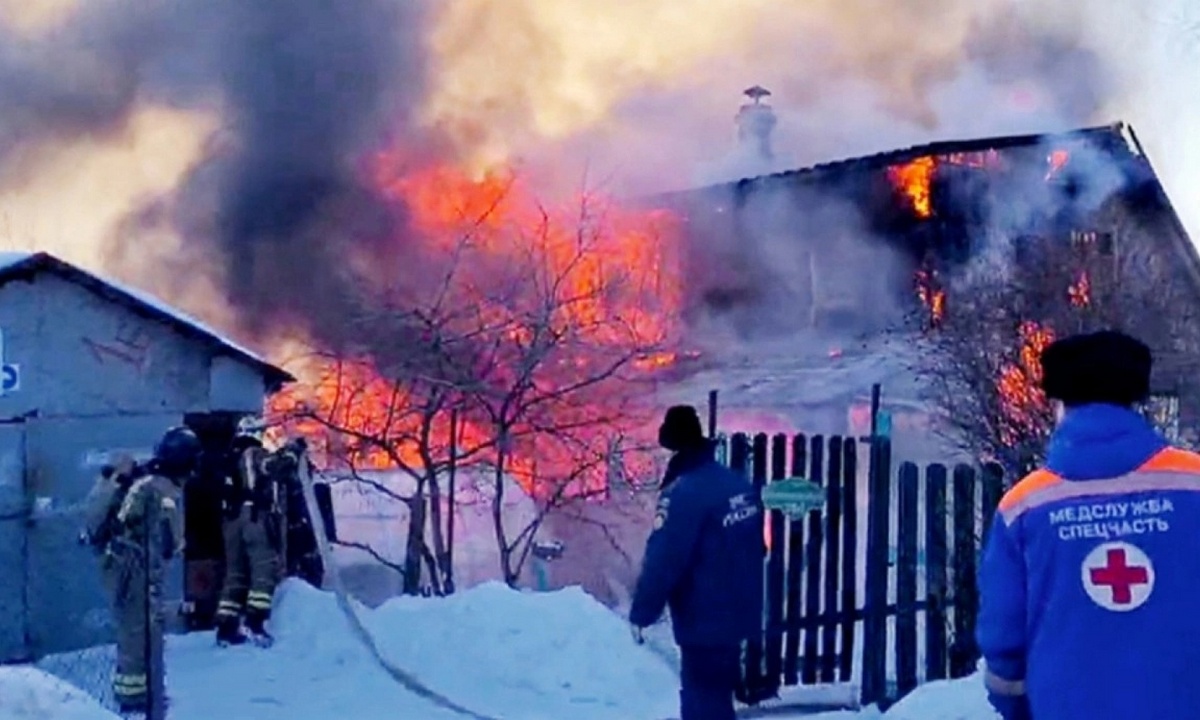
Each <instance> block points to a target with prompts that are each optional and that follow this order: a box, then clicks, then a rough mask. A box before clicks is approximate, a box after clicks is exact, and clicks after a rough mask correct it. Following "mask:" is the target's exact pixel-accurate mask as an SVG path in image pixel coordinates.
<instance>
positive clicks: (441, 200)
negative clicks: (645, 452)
mask: <svg viewBox="0 0 1200 720" xmlns="http://www.w3.org/2000/svg"><path fill="white" fill-rule="evenodd" d="M372 170H373V179H374V181H375V183H376V184H377V185H378V186H379V187H380V188H381V189H382V190H383V191H384V192H385V193H386V195H388V196H389V197H391V198H392V199H394V200H395V201H396V202H397V203H402V204H403V206H404V207H405V209H406V210H407V212H408V216H409V218H410V223H411V225H412V226H413V227H415V228H416V229H417V231H418V232H419V233H420V235H421V242H422V253H421V256H422V260H423V263H424V262H426V261H427V262H428V264H429V267H430V268H436V267H440V265H439V263H442V264H445V265H447V266H450V267H451V268H452V277H451V276H448V277H449V278H450V279H449V280H448V281H447V283H446V286H445V287H444V288H443V289H442V292H443V294H444V295H445V296H446V299H445V300H444V302H443V305H446V306H452V307H453V309H454V312H449V313H447V314H446V318H444V322H442V323H441V324H440V325H439V331H440V332H445V333H448V334H449V336H450V337H466V336H471V337H473V338H475V339H476V340H477V341H481V342H483V344H484V345H485V346H486V347H487V348H488V349H489V353H490V359H491V362H490V364H489V365H488V367H487V368H485V369H483V370H479V371H478V373H479V374H480V377H479V378H477V380H476V381H477V382H479V383H485V382H486V383H491V384H496V385H497V386H498V387H501V388H503V387H508V386H510V385H511V383H514V382H517V378H518V377H524V376H523V375H522V373H525V374H527V375H528V377H527V378H524V381H527V382H528V384H529V385H530V387H531V388H532V389H531V392H536V393H540V394H541V395H543V396H545V397H546V398H548V399H547V400H546V402H544V403H541V404H539V405H538V409H537V413H536V414H537V416H536V417H526V418H522V419H520V420H518V421H517V423H516V425H515V426H514V427H512V428H510V430H509V435H508V436H507V437H505V438H497V437H496V429H495V427H496V426H495V423H494V422H493V420H492V418H491V417H490V415H489V414H488V413H487V412H484V411H483V410H482V409H481V408H480V407H477V406H474V405H471V403H470V402H469V401H468V400H464V398H463V397H461V396H457V395H455V391H454V390H452V389H451V390H447V389H446V387H445V384H444V383H443V384H442V386H440V387H439V386H438V385H437V384H436V383H433V384H430V383H427V382H423V383H417V382H397V381H395V380H392V379H389V378H388V377H386V376H385V373H382V372H380V371H379V368H377V367H376V365H375V364H374V362H373V361H372V359H371V358H370V357H367V356H357V357H346V358H340V359H338V360H337V361H333V360H327V361H323V362H318V363H317V365H316V367H315V368H313V369H312V370H311V371H310V372H309V373H307V374H304V380H305V382H302V383H300V384H298V385H297V386H295V387H293V388H291V389H289V390H286V391H284V392H282V393H280V394H278V395H276V396H275V397H274V398H273V399H272V401H271V403H270V409H269V412H270V414H271V415H272V417H273V419H275V420H276V421H277V422H284V423H287V424H289V425H290V427H289V430H290V431H292V432H299V433H302V434H304V435H306V436H308V437H310V443H311V444H312V445H313V446H314V457H315V458H316V459H318V461H323V462H324V463H325V464H330V463H334V462H348V463H350V464H352V465H354V466H356V467H360V468H363V467H367V468H390V467H396V466H402V467H404V466H407V467H410V468H422V467H426V466H428V463H429V461H430V460H431V459H432V460H433V461H434V462H443V461H444V458H446V457H448V456H449V454H450V452H451V448H450V442H449V438H450V422H451V421H450V417H451V413H450V412H449V407H450V406H457V407H458V408H459V412H458V413H457V417H458V419H459V423H460V424H459V427H458V428H457V443H456V448H457V449H456V451H455V452H456V453H457V454H458V455H462V454H464V453H466V454H468V455H469V456H470V460H471V461H472V462H480V463H488V462H494V461H495V460H496V458H497V457H498V452H499V450H500V448H501V446H503V447H504V449H505V451H506V454H507V457H508V462H507V463H506V469H507V470H508V472H510V473H511V474H512V475H513V476H514V477H515V478H516V479H517V480H518V481H520V482H522V484H523V485H525V486H526V488H527V489H533V488H532V485H533V484H534V482H535V479H536V478H539V477H546V476H549V475H557V476H560V477H561V476H562V475H563V474H564V472H565V471H566V470H567V469H569V468H570V467H573V466H577V465H578V464H579V462H580V461H581V459H580V453H581V452H583V451H584V450H586V451H587V452H588V453H591V454H592V455H595V454H596V453H597V452H599V451H600V449H602V448H603V447H604V446H606V444H607V443H608V442H609V441H610V439H611V437H613V436H614V435H617V434H621V433H625V432H633V430H634V428H635V427H638V426H640V425H641V424H642V420H643V418H641V417H639V416H637V413H631V412H625V411H624V410H622V411H621V412H618V411H617V409H616V403H618V402H621V401H623V400H625V399H628V398H629V396H630V394H631V393H630V391H629V389H628V386H629V382H628V377H627V376H626V375H622V374H621V373H613V374H612V375H611V377H605V376H604V368H606V367H608V366H609V364H611V363H612V362H614V358H618V360H617V361H619V358H620V357H629V358H630V359H629V361H628V365H629V367H630V369H633V370H639V371H644V372H650V371H654V370H657V369H661V368H664V367H668V366H670V365H672V364H674V363H675V362H676V360H677V355H676V354H675V353H673V352H669V351H666V350H663V349H661V348H662V346H663V345H664V344H665V343H667V342H669V341H670V340H671V338H672V337H673V333H674V331H675V326H674V318H675V316H676V313H677V310H678V308H679V303H680V297H681V291H680V286H679V277H678V274H677V273H676V272H675V271H674V265H673V257H672V255H671V251H672V250H673V247H674V246H673V240H674V238H675V237H676V233H677V231H678V227H677V224H676V222H675V218H674V217H673V216H671V215H669V214H667V213H665V212H662V211H641V210H636V211H635V210H629V209H627V208H621V207H618V206H616V205H615V204H613V203H611V202H607V201H605V200H604V199H602V198H594V197H587V198H583V199H582V200H581V202H579V203H575V204H573V205H572V206H571V207H570V208H568V209H565V210H563V211H555V210H553V209H547V208H545V207H544V206H542V205H540V204H539V203H538V202H537V201H536V199H535V198H534V197H533V195H532V194H531V193H530V192H529V190H528V188H526V187H524V186H523V185H522V184H521V183H520V182H519V181H518V180H517V178H515V176H514V175H513V174H512V173H509V172H506V171H498V172H493V173H490V174H487V175H485V176H484V177H482V178H479V179H473V178H470V177H468V176H467V175H465V174H463V173H461V172H459V171H458V170H456V169H455V168H452V167H446V166H436V167H425V168H420V169H418V170H416V171H406V170H405V168H404V167H403V165H402V164H401V163H400V162H399V158H398V156H397V155H395V154H385V155H380V156H379V157H377V158H376V159H375V164H374V165H373V167H372ZM581 207H586V208H587V209H588V212H586V213H582V214H581V212H580V208H581ZM593 209H595V211H593ZM464 248H465V249H464ZM461 257H466V258H467V260H465V261H464V260H461ZM455 258H460V259H459V260H457V261H456V260H455ZM423 268H424V265H423ZM497 278H502V279H501V280H498V279H497ZM504 280H507V283H505V282H504ZM539 323H540V324H539ZM547 333H549V334H550V335H549V336H552V337H556V338H563V340H562V341H561V343H560V344H559V345H556V346H554V347H553V348H552V349H551V350H550V351H549V353H548V354H547V356H545V357H541V358H539V360H538V362H537V363H536V367H534V368H533V369H532V370H531V369H529V368H528V367H527V364H529V363H531V362H532V359H531V358H532V352H531V351H530V349H529V348H530V344H531V343H532V342H534V340H535V338H545V337H548V335H547ZM641 348H645V350H644V351H642V350H641ZM622 353H623V355H622ZM597 377H599V378H600V379H599V380H595V378H597ZM589 379H591V380H594V381H593V382H588V383H587V385H586V387H584V388H582V389H579V390H576V391H570V392H567V391H566V390H563V389H565V388H574V387H576V386H577V385H579V384H580V383H582V382H584V381H585V380H589ZM506 384H507V385H506ZM438 393H441V394H442V395H438ZM443 395H444V397H443ZM443 401H444V402H443ZM614 423H615V424H616V427H614ZM550 426H555V427H569V428H572V430H571V432H570V438H569V441H568V440H567V439H565V438H550V437H548V436H547V434H546V433H545V432H542V430H543V429H544V428H546V427H550ZM331 427H332V430H331ZM589 428H592V429H589ZM322 438H324V441H322V440H321V439H322ZM472 449H474V450H472ZM430 455H432V458H431V457H430Z"/></svg>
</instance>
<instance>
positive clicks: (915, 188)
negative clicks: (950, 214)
mask: <svg viewBox="0 0 1200 720" xmlns="http://www.w3.org/2000/svg"><path fill="white" fill-rule="evenodd" d="M936 168H937V162H936V161H935V160H934V159H933V157H932V156H928V155H927V156H924V157H919V158H916V159H915V160H910V161H909V162H907V163H904V164H903V165H893V166H892V167H889V168H888V169H887V174H888V178H889V179H890V180H891V181H892V184H893V185H894V186H895V187H896V189H897V190H899V191H900V192H902V193H904V195H905V196H906V197H908V199H909V201H910V202H911V203H912V209H913V212H915V213H916V214H917V217H919V218H921V219H922V220H924V219H927V218H930V217H932V216H933V198H932V196H931V190H932V185H933V176H934V172H935V170H936Z"/></svg>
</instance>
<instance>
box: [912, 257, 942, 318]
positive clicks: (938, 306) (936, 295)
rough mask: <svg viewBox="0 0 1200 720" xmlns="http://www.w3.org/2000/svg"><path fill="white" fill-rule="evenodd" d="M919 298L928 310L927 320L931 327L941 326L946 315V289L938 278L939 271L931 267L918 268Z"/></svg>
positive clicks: (916, 277)
mask: <svg viewBox="0 0 1200 720" xmlns="http://www.w3.org/2000/svg"><path fill="white" fill-rule="evenodd" d="M915 280H916V286H917V298H918V299H919V300H920V301H921V305H922V306H923V307H924V308H925V309H926V310H927V311H928V316H927V322H928V325H929V327H930V328H937V327H939V326H941V324H942V321H943V320H944V319H945V316H946V291H945V289H944V288H942V286H941V283H940V282H939V280H938V276H937V272H936V271H935V270H932V269H929V268H921V269H920V270H917V272H916V276H915Z"/></svg>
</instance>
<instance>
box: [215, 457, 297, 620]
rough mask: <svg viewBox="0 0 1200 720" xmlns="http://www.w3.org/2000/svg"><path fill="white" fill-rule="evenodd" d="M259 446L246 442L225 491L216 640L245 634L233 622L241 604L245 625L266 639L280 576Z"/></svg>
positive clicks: (273, 506)
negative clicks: (223, 578)
mask: <svg viewBox="0 0 1200 720" xmlns="http://www.w3.org/2000/svg"><path fill="white" fill-rule="evenodd" d="M270 457H271V454H268V453H267V452H266V451H265V450H264V449H263V448H261V447H249V448H246V449H245V450H243V451H242V452H241V453H240V454H239V455H238V464H237V469H236V471H235V473H234V475H235V477H231V478H230V479H231V480H232V481H234V482H233V483H232V484H231V487H230V488H229V489H228V490H227V492H226V498H225V511H226V514H225V522H224V525H223V526H222V535H223V536H224V541H225V582H224V584H223V586H222V588H221V600H220V603H219V604H218V605H217V624H218V640H219V641H220V642H222V643H238V642H241V641H242V640H243V639H244V638H243V637H241V634H240V632H239V630H238V624H239V621H240V618H241V616H242V612H243V609H244V610H245V617H246V629H247V630H249V632H250V634H251V635H252V636H253V637H254V638H255V639H256V640H259V641H260V642H269V640H270V635H269V634H268V633H267V630H266V622H267V620H269V619H270V617H271V602H272V599H273V598H274V595H275V586H276V585H278V583H279V579H280V565H281V562H280V558H279V532H280V528H279V523H278V522H277V520H278V518H277V515H276V513H277V511H278V508H279V499H278V498H277V497H276V496H275V495H276V492H275V491H276V487H275V483H274V480H273V478H272V473H271V472H270V467H269V458H270Z"/></svg>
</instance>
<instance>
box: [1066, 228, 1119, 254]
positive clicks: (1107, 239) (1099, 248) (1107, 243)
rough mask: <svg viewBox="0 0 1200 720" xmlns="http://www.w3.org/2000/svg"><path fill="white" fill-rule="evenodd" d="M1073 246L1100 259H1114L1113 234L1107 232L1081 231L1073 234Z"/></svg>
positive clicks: (1075, 231)
mask: <svg viewBox="0 0 1200 720" xmlns="http://www.w3.org/2000/svg"><path fill="white" fill-rule="evenodd" d="M1071 244H1072V245H1074V246H1075V247H1077V248H1080V249H1082V250H1086V251H1088V252H1089V253H1094V254H1095V255H1097V256H1099V257H1112V254H1113V247H1114V245H1115V243H1114V242H1113V234H1112V233H1106V232H1094V231H1090V230H1089V231H1081V230H1074V231H1072V232H1071Z"/></svg>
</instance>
